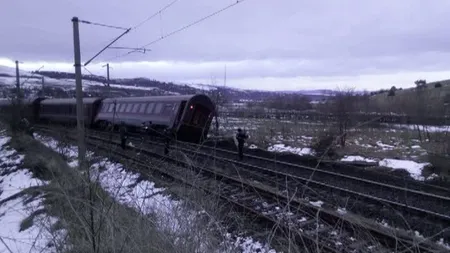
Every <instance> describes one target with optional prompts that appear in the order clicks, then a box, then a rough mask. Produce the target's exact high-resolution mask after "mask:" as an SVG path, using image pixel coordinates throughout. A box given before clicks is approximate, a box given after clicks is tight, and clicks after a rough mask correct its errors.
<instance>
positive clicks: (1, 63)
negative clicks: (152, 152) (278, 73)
mask: <svg viewBox="0 0 450 253" xmlns="http://www.w3.org/2000/svg"><path fill="white" fill-rule="evenodd" d="M104 64H106V63H99V64H96V65H102V66H103V65H104ZM38 65H40V67H42V66H44V68H42V69H40V71H55V72H65V73H73V74H74V73H75V71H74V68H73V67H72V66H70V67H72V69H71V70H70V69H69V68H68V67H67V65H69V64H59V65H60V66H61V65H62V66H64V67H60V68H53V69H47V68H45V65H46V63H42V62H37V63H31V64H30V63H28V64H27V63H22V64H21V63H19V69H20V71H25V72H28V73H31V72H32V71H36V70H38V69H39V68H40V67H37V68H36V66H38ZM47 65H48V64H47ZM51 65H52V64H50V66H51ZM0 67H7V68H10V69H11V70H13V71H15V63H14V62H13V61H11V60H5V59H2V58H0ZM96 67H97V68H98V66H96ZM100 68H101V71H102V72H106V69H105V68H103V67H100ZM94 69H96V68H94ZM99 72H100V71H89V72H88V71H86V70H84V71H83V68H82V75H91V74H93V75H96V76H101V77H104V78H106V74H104V73H99ZM228 72H229V71H228V69H227V77H226V85H225V86H226V87H227V88H234V89H240V90H252V91H265V92H296V91H319V90H325V91H336V90H338V89H354V90H355V91H358V92H364V91H367V92H372V91H379V90H381V89H390V88H391V87H392V86H395V87H396V88H397V89H399V88H402V89H408V88H413V87H415V84H414V81H415V80H418V79H425V80H426V81H427V83H432V82H439V81H444V80H448V79H450V78H445V77H446V75H445V74H444V75H442V77H444V78H440V79H436V80H429V79H426V78H417V79H415V80H413V81H411V84H410V85H390V86H389V85H385V86H380V87H377V88H374V89H370V88H369V89H367V88H366V89H358V87H355V86H351V85H345V83H344V85H342V86H335V87H333V86H324V87H302V88H301V89H282V88H281V89H274V90H270V89H257V88H246V87H239V86H237V85H233V83H231V82H233V79H230V78H229V77H228V75H229V74H228ZM224 74H225V73H224ZM436 76H441V75H436ZM135 78H145V79H149V80H156V81H159V82H171V83H174V84H177V85H185V84H186V85H204V86H216V87H217V86H220V87H224V80H223V79H224V78H223V77H222V80H220V79H219V78H218V79H216V80H218V81H216V82H215V84H213V83H214V81H211V80H213V79H211V80H210V82H209V83H208V82H207V81H208V80H207V79H198V80H191V81H183V80H171V79H170V78H163V79H158V78H155V77H152V76H145V75H142V76H139V75H136V76H132V75H129V74H128V75H124V76H112V75H111V74H110V79H111V80H114V79H135ZM274 82H275V81H274Z"/></svg>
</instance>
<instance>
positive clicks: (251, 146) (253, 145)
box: [248, 144, 258, 149]
mask: <svg viewBox="0 0 450 253" xmlns="http://www.w3.org/2000/svg"><path fill="white" fill-rule="evenodd" d="M248 148H249V149H257V148H258V147H257V146H256V145H255V144H251V145H250V146H249V147H248Z"/></svg>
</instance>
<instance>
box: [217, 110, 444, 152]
mask: <svg viewBox="0 0 450 253" xmlns="http://www.w3.org/2000/svg"><path fill="white" fill-rule="evenodd" d="M221 122H222V124H221V134H222V135H225V136H232V135H233V134H234V133H235V129H237V128H238V127H242V128H244V129H247V130H248V133H249V134H250V136H251V138H250V139H249V141H248V144H249V145H250V144H255V145H256V146H258V147H260V148H262V149H267V148H268V147H269V146H270V145H273V144H276V143H283V144H285V145H288V146H292V147H299V148H303V147H310V146H311V143H312V142H313V141H314V139H315V138H317V137H319V136H320V135H321V134H323V133H326V132H328V131H330V130H333V126H332V125H330V124H325V123H313V122H301V121H288V120H275V119H245V118H229V119H222V120H221ZM444 134H445V133H428V134H427V136H429V137H430V139H431V141H426V138H424V136H423V135H424V134H423V133H421V135H422V141H420V139H421V138H420V136H419V133H418V131H417V130H409V129H387V128H380V127H361V128H356V129H350V131H349V132H348V134H347V138H346V139H347V141H346V147H344V148H342V147H336V148H337V151H338V152H339V154H341V155H364V156H366V157H372V158H380V159H382V158H398V159H411V158H412V159H413V160H416V161H426V160H427V156H426V152H427V151H428V152H433V151H436V152H437V153H439V152H442V145H443V144H442V143H437V142H434V140H440V139H442V135H444ZM427 136H425V137H427ZM383 144H386V145H390V146H393V147H392V148H384V149H383V148H382V147H380V145H383ZM412 146H420V148H419V147H415V148H411V147H412Z"/></svg>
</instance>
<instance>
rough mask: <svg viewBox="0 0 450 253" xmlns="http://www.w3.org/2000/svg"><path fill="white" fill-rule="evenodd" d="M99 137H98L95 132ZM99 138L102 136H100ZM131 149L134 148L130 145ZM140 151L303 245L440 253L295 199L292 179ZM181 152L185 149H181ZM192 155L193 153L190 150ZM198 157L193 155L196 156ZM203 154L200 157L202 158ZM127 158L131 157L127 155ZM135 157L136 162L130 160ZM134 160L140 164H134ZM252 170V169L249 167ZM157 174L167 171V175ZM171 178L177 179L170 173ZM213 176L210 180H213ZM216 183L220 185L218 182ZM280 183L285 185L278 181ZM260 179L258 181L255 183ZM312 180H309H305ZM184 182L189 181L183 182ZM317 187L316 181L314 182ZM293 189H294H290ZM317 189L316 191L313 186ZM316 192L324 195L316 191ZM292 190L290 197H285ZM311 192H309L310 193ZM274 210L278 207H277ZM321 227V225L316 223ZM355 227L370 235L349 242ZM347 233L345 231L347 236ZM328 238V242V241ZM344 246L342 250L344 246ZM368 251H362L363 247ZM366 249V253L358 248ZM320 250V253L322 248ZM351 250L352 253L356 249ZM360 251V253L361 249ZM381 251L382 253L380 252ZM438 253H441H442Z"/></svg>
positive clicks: (425, 244)
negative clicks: (185, 172)
mask: <svg viewBox="0 0 450 253" xmlns="http://www.w3.org/2000/svg"><path fill="white" fill-rule="evenodd" d="M96 134H98V133H96ZM103 134H104V133H103ZM89 143H90V145H94V143H95V147H96V148H103V149H105V145H100V144H101V143H103V144H105V143H111V142H110V140H109V139H108V138H107V137H106V135H103V137H100V136H98V135H97V136H95V135H92V136H89ZM112 143H114V144H116V145H117V144H118V142H117V141H112ZM132 149H138V148H136V147H133V148H132ZM139 150H140V152H142V153H144V154H145V155H146V156H150V157H154V158H155V157H156V158H164V159H167V160H170V161H171V162H173V163H176V164H177V165H181V166H184V167H189V168H191V169H194V170H195V171H196V173H200V174H201V178H200V181H198V180H197V181H191V182H196V183H195V184H194V185H193V187H194V186H195V187H197V188H198V187H200V188H202V187H203V185H206V186H205V187H206V188H202V190H204V191H206V192H210V193H215V194H218V193H217V189H218V188H217V185H216V186H214V187H212V188H207V187H208V185H211V183H208V182H211V181H214V182H216V183H218V184H220V187H219V188H220V189H222V192H221V193H220V194H219V196H220V197H221V198H222V199H224V200H227V201H230V203H233V204H234V205H236V207H239V208H241V209H243V210H246V211H247V212H251V213H253V214H254V215H256V216H257V217H258V219H260V220H261V222H266V223H267V224H272V225H273V224H278V223H280V222H282V223H283V224H284V226H283V228H284V230H285V231H293V230H295V231H303V232H302V233H301V237H302V238H303V237H304V238H303V240H306V241H308V242H309V243H310V244H309V245H311V243H313V244H314V245H315V244H316V243H317V240H318V238H320V245H321V246H322V247H325V248H324V249H325V251H330V252H378V251H376V250H377V249H380V250H381V248H379V247H380V245H376V243H373V242H372V243H371V242H370V241H368V240H367V238H370V236H374V237H376V238H377V239H378V241H379V242H380V243H382V244H383V245H386V246H388V247H390V248H397V249H398V248H399V247H400V248H402V249H404V250H409V251H406V252H410V251H413V252H415V251H416V250H418V251H417V252H441V251H439V250H440V248H439V246H437V245H435V244H434V243H432V242H430V241H428V240H423V241H417V238H414V237H412V236H411V235H409V234H407V233H403V232H400V231H398V230H395V229H394V230H390V229H387V228H384V227H382V226H380V225H378V224H376V223H373V222H371V221H370V220H366V219H363V218H361V217H358V216H354V215H351V214H345V215H344V214H342V213H340V212H339V211H337V210H335V209H332V208H328V207H325V208H324V207H317V206H314V204H313V203H312V202H310V201H308V200H305V199H302V198H298V197H295V194H292V193H293V191H292V189H293V188H296V189H304V187H303V186H304V184H301V183H300V184H297V185H295V184H293V183H292V182H294V181H289V183H287V185H288V187H286V188H285V189H283V188H281V187H280V186H282V185H286V180H288V178H290V177H292V175H286V174H283V176H282V177H281V176H280V175H282V174H280V173H279V172H275V171H271V172H269V171H267V170H266V171H265V173H261V171H260V169H261V168H258V170H259V172H255V170H253V171H252V170H251V169H249V168H248V167H247V168H246V171H243V173H244V174H245V175H246V176H245V177H238V176H237V174H236V173H234V174H233V173H230V171H228V172H227V171H225V170H221V171H220V170H217V169H211V168H210V167H213V166H211V165H210V164H208V166H198V165H193V164H195V163H192V162H185V161H180V159H175V158H169V157H166V156H163V155H161V154H158V152H155V151H151V150H150V149H149V148H148V147H141V148H139ZM115 152H116V153H117V155H121V154H120V153H119V152H118V151H115ZM184 152H186V151H184ZM193 152H194V151H193ZM197 155H198V154H197ZM206 155H207V154H205V156H206ZM129 158H130V159H131V158H132V157H129ZM133 159H135V158H133ZM136 162H141V163H142V160H141V161H139V160H137V161H136ZM253 169H254V168H253ZM161 173H170V172H168V171H166V172H164V171H163V172H161ZM270 173H278V174H277V177H276V179H274V180H272V179H273V176H272V175H275V174H270ZM171 177H176V173H175V175H174V174H172V175H171ZM212 178H214V180H212ZM218 179H220V180H219V181H217V180H218ZM282 180H284V183H282ZM257 181H259V182H257ZM199 182H200V183H199ZM310 182H311V181H310ZM184 183H189V182H186V181H184ZM314 183H316V182H314ZM293 186H295V187H293ZM318 188H319V189H320V187H318ZM307 191H308V192H307V193H308V194H307V195H309V196H311V192H310V191H311V189H310V188H309V189H307ZM319 191H323V189H320V190H319ZM290 192H291V193H290ZM312 192H314V191H312ZM323 193H325V192H322V194H323ZM280 205H281V206H285V207H288V208H289V209H290V210H301V212H298V211H296V212H295V213H294V212H290V215H289V217H288V216H286V215H284V216H283V213H284V211H280V208H279V206H280ZM277 207H278V208H277ZM304 215H309V216H310V217H315V216H318V217H319V218H320V222H318V221H317V220H314V219H310V220H308V219H306V220H305V219H304V218H303V216H304ZM319 223H320V224H319ZM336 224H342V225H343V227H345V228H346V231H347V232H346V234H342V233H340V234H339V238H336V232H335V230H334V229H335V227H334V226H335V225H336ZM355 227H359V228H364V229H365V230H367V231H368V232H370V236H369V235H366V236H363V237H365V238H361V237H359V238H358V239H359V240H358V241H357V242H355V241H353V240H352V238H353V237H352V236H353V235H352V234H351V233H352V232H351V231H354V228H355ZM349 231H350V232H349ZM330 238H332V240H330ZM343 245H344V246H343ZM369 248H370V249H371V250H367V249H369ZM362 249H366V250H367V251H366V250H362ZM322 250H323V249H322ZM355 250H356V251H355ZM361 250H362V251H361ZM381 252H384V250H381ZM442 252H443V251H442Z"/></svg>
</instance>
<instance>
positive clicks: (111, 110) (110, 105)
mask: <svg viewBox="0 0 450 253" xmlns="http://www.w3.org/2000/svg"><path fill="white" fill-rule="evenodd" d="M113 110H114V104H109V109H108V112H113Z"/></svg>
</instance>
